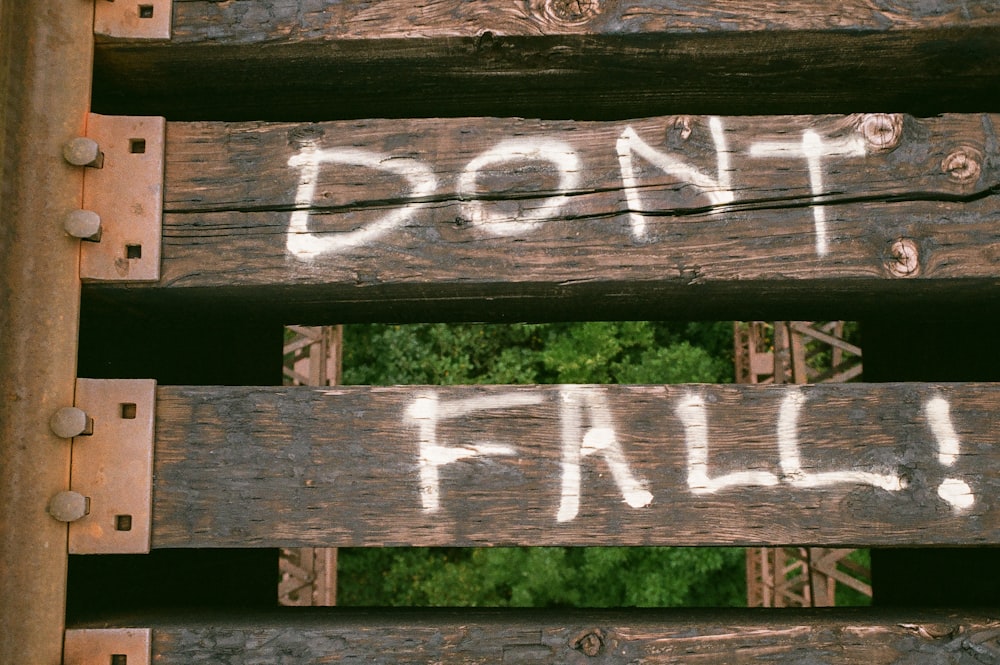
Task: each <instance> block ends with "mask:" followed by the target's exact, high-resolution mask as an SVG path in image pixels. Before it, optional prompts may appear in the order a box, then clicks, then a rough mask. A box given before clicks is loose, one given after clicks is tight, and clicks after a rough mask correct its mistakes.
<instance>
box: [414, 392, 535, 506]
mask: <svg viewBox="0 0 1000 665" xmlns="http://www.w3.org/2000/svg"><path fill="white" fill-rule="evenodd" d="M543 399H544V397H543V395H541V394H539V393H527V392H513V393H504V394H501V395H487V396H482V397H470V398H468V399H463V400H456V401H453V402H445V403H443V404H442V403H441V402H439V400H438V397H437V395H434V394H432V393H428V394H426V395H422V396H420V397H417V398H416V399H414V400H413V402H412V403H411V404H410V406H409V407H408V408H407V409H406V415H407V417H409V418H410V419H412V420H414V421H416V423H417V427H418V430H419V434H418V441H419V444H420V454H419V456H418V458H417V464H418V466H419V468H420V500H421V502H422V504H423V509H424V511H425V512H429V513H433V512H435V511H437V510H438V509H439V508H440V507H441V481H440V474H439V473H438V468H439V467H442V466H445V465H446V464H452V463H454V462H457V461H458V460H461V459H468V458H470V457H481V456H484V455H515V454H516V452H515V450H514V449H513V448H511V447H510V446H505V445H500V444H495V443H472V444H466V445H460V446H443V445H441V444H440V443H439V442H438V424H439V423H440V422H441V421H442V420H449V419H452V418H461V417H463V416H466V415H468V414H470V413H474V412H476V411H489V410H496V409H513V408H518V407H525V406H533V405H535V404H540V403H541V402H542V401H543Z"/></svg>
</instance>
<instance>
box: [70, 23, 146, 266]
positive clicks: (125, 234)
mask: <svg viewBox="0 0 1000 665" xmlns="http://www.w3.org/2000/svg"><path fill="white" fill-rule="evenodd" d="M99 4H100V3H99ZM115 4H117V3H115ZM165 135H166V121H165V120H164V119H163V118H156V117H132V116H104V115H97V114H94V113H92V114H90V116H89V118H88V124H87V136H88V138H91V139H94V140H95V141H97V143H98V145H99V146H100V148H101V152H102V154H103V155H104V163H103V165H102V167H101V168H99V169H98V168H92V169H86V171H85V173H84V177H83V208H84V209H85V210H92V211H94V212H96V213H97V214H98V215H99V216H100V219H101V222H102V223H101V239H100V241H99V242H89V243H87V244H86V245H85V246H84V247H83V248H82V251H81V256H80V278H81V279H83V280H85V281H88V280H89V281H130V282H150V281H153V282H155V281H156V280H158V279H159V278H160V229H161V226H162V217H163V156H164V155H163V151H164V139H165Z"/></svg>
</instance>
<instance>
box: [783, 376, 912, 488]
mask: <svg viewBox="0 0 1000 665" xmlns="http://www.w3.org/2000/svg"><path fill="white" fill-rule="evenodd" d="M805 401H806V397H805V395H803V394H802V393H801V392H800V391H798V390H794V389H792V390H791V391H790V392H789V393H788V394H787V395H785V399H784V400H783V401H782V403H781V409H780V413H779V415H778V454H779V456H780V459H781V473H782V476H783V480H784V481H785V482H787V483H790V484H791V485H792V486H794V487H806V488H812V487H827V486H830V485H839V484H841V483H851V484H856V485H874V486H875V487H880V488H882V489H884V490H886V491H887V492H898V491H899V490H901V489H903V488H905V487H906V482H905V481H904V480H903V479H902V478H900V477H899V476H895V475H892V474H882V473H871V472H868V471H824V472H820V473H807V472H806V471H805V469H804V468H803V467H802V458H801V456H800V454H799V435H798V426H799V412H800V411H801V410H802V405H803V404H804V403H805Z"/></svg>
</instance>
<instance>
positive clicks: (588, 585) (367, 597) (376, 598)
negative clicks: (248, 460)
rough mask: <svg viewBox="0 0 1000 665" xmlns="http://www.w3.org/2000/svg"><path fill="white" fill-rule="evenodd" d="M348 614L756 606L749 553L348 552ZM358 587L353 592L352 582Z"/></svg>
mask: <svg viewBox="0 0 1000 665" xmlns="http://www.w3.org/2000/svg"><path fill="white" fill-rule="evenodd" d="M339 571H340V572H339V578H340V580H341V585H340V590H339V591H338V602H339V603H340V604H342V605H394V606H454V607H470V606H471V607H475V606H479V607H554V606H563V607H668V606H680V605H684V606H739V605H743V604H745V603H746V590H745V588H744V586H743V585H744V582H743V574H744V558H743V550H741V549H736V548H714V549H690V548H670V547H633V548H628V547H577V548H573V547H521V548H495V549H459V548H409V549H385V550H358V549H350V550H346V549H345V550H341V553H340V563H339ZM345 582H348V583H345Z"/></svg>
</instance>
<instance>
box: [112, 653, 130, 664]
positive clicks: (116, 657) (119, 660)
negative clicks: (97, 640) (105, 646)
mask: <svg viewBox="0 0 1000 665" xmlns="http://www.w3.org/2000/svg"><path fill="white" fill-rule="evenodd" d="M111 665H128V656H126V655H125V654H123V653H116V654H113V655H112V656H111Z"/></svg>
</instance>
